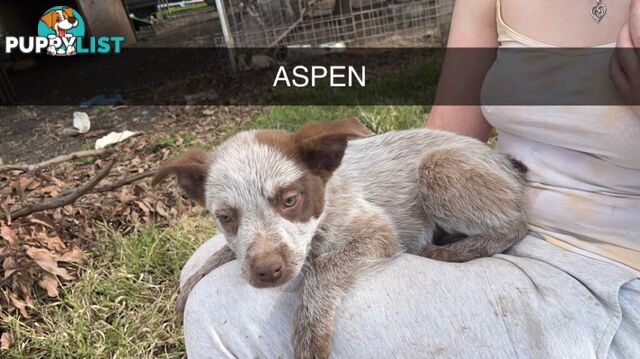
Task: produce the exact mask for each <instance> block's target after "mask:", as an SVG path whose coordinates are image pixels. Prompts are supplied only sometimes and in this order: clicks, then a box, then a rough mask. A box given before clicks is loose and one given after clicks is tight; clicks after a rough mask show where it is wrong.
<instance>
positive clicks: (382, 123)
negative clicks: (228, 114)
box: [210, 106, 429, 148]
mask: <svg viewBox="0 0 640 359" xmlns="http://www.w3.org/2000/svg"><path fill="white" fill-rule="evenodd" d="M428 111H429V108H427V107H423V106H273V107H269V108H267V109H266V110H265V111H264V112H263V113H262V114H260V115H258V116H257V117H256V118H254V119H252V120H251V121H249V122H247V123H246V124H245V125H244V126H242V127H241V128H237V127H227V128H223V129H222V130H221V132H222V133H221V136H220V137H219V138H218V139H217V141H215V142H214V143H212V144H211V146H210V148H213V147H215V146H216V145H218V144H220V143H221V142H223V141H224V140H225V139H227V138H229V137H230V136H232V135H234V134H235V133H237V132H239V131H241V130H247V129H265V128H269V129H280V130H286V131H295V130H296V129H297V128H299V127H300V126H302V125H303V124H305V123H307V122H326V121H332V120H337V119H341V118H346V117H357V118H358V119H359V120H360V121H361V122H362V123H364V124H365V125H366V126H367V127H368V128H369V129H371V130H372V131H374V132H376V133H380V132H385V131H390V130H395V129H405V128H414V127H420V126H422V125H424V121H425V117H426V114H427V112H428Z"/></svg>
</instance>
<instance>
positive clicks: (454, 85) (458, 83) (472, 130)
mask: <svg viewBox="0 0 640 359" xmlns="http://www.w3.org/2000/svg"><path fill="white" fill-rule="evenodd" d="M447 46H448V48H455V47H459V48H473V47H476V48H477V47H483V48H497V47H498V34H497V30H496V1H495V0H457V1H456V3H455V7H454V10H453V18H452V20H451V31H450V32H449V40H448V45H447ZM467 51H468V50H467ZM478 53H486V54H487V55H490V54H491V53H492V52H491V51H478ZM464 57H465V51H464V50H459V51H455V50H454V51H448V53H447V56H446V58H445V61H444V65H443V67H442V75H441V77H440V83H439V84H438V94H439V96H442V94H443V93H455V92H456V91H460V89H465V90H469V89H468V86H469V84H475V85H474V86H475V88H474V89H473V90H474V91H477V92H478V94H479V92H480V86H481V85H482V79H484V76H485V75H486V73H487V71H488V70H489V68H490V67H491V65H492V64H493V61H494V60H495V53H493V56H490V57H489V56H488V57H487V58H485V59H476V60H477V61H473V62H471V61H469V59H468V58H464ZM470 66H473V67H472V68H470ZM461 68H465V75H464V76H462V75H460V74H459V72H458V71H459V69H461ZM442 102H446V100H444V101H441V102H440V103H442ZM436 103H438V97H436ZM426 127H428V128H433V129H440V130H445V131H450V132H455V133H458V134H462V135H466V136H470V137H475V138H477V139H479V140H481V141H486V140H487V138H488V137H489V135H490V134H491V125H490V124H489V123H488V122H487V120H485V118H484V116H483V115H482V111H481V110H480V106H478V105H474V106H457V105H456V106H449V105H436V106H433V108H432V110H431V114H430V115H429V118H428V119H427V122H426Z"/></svg>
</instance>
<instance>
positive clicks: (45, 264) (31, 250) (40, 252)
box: [27, 247, 73, 280]
mask: <svg viewBox="0 0 640 359" xmlns="http://www.w3.org/2000/svg"><path fill="white" fill-rule="evenodd" d="M27 255H28V256H29V257H31V258H32V259H33V260H34V261H35V262H36V264H37V265H39V266H40V267H41V268H42V269H44V270H46V271H47V272H49V273H52V274H55V275H58V276H60V277H62V278H63V279H65V280H72V279H73V276H72V275H71V274H69V272H67V270H66V269H64V268H60V267H58V263H57V262H56V260H55V258H54V256H53V255H52V254H51V253H50V252H49V251H48V250H46V249H44V248H35V247H27Z"/></svg>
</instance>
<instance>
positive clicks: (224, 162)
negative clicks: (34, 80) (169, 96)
mask: <svg viewBox="0 0 640 359" xmlns="http://www.w3.org/2000/svg"><path fill="white" fill-rule="evenodd" d="M369 135H371V132H370V131H369V130H367V128H365V127H364V126H363V125H361V124H360V123H359V122H358V121H356V120H355V119H346V120H341V121H336V122H332V123H311V124H307V125H305V126H303V127H302V128H301V129H300V130H299V131H297V132H295V133H288V132H284V131H275V130H264V131H263V130H260V131H247V132H241V133H239V134H237V135H235V136H234V137H232V138H230V139H229V140H227V141H226V142H225V143H223V144H222V145H221V146H219V147H218V149H217V150H216V151H215V152H214V153H212V154H209V153H206V152H202V151H197V150H194V151H190V152H186V153H184V154H183V155H181V156H179V157H178V158H176V159H174V160H172V161H170V162H169V163H167V164H166V165H164V166H163V167H161V168H160V170H159V172H158V174H157V175H156V177H155V178H154V181H153V182H154V183H157V182H159V181H161V180H162V179H163V178H165V177H167V176H168V175H170V174H176V175H177V178H178V183H179V185H180V186H181V187H182V188H183V189H184V190H185V191H186V193H187V194H188V195H189V196H190V197H191V198H193V199H195V200H196V201H198V202H200V203H202V204H204V205H205V206H206V207H207V209H208V210H209V211H210V212H211V213H212V214H213V217H214V220H215V222H216V225H217V226H218V228H219V229H220V231H221V232H222V233H223V234H224V236H225V238H226V240H227V245H226V246H225V247H223V248H222V249H220V251H218V252H217V253H215V254H214V255H212V256H211V257H210V258H209V259H208V261H207V263H206V264H205V265H204V266H203V267H202V268H201V269H200V270H199V271H198V272H197V273H196V274H195V275H193V276H192V277H191V278H189V280H188V281H187V283H186V284H185V286H184V287H183V289H182V291H181V293H180V296H179V299H178V303H177V305H176V309H177V311H178V312H179V313H181V312H182V311H183V309H184V305H185V302H186V298H187V295H188V293H189V291H190V290H191V289H192V288H193V287H194V286H195V285H196V283H197V282H198V281H199V280H200V279H201V278H202V277H204V276H205V275H206V274H207V273H209V272H210V271H212V270H213V269H215V268H217V267H219V266H220V265H222V264H224V263H227V262H229V261H231V260H233V259H238V260H239V261H240V262H241V267H242V275H243V276H244V277H245V278H246V280H247V281H248V282H249V283H250V284H251V285H253V286H255V287H260V288H263V287H275V286H280V285H282V284H284V283H287V282H288V281H290V280H291V279H292V278H294V277H295V276H297V275H298V274H299V273H302V275H303V278H304V281H303V282H304V284H303V285H302V288H301V290H300V294H299V298H300V299H299V302H298V303H297V306H296V308H295V313H294V330H293V333H292V341H293V348H294V354H295V357H296V358H326V357H328V356H329V352H330V342H331V333H332V327H333V318H334V315H335V313H336V309H337V307H338V305H339V303H340V300H341V297H342V295H343V293H344V292H345V291H346V290H347V289H348V288H349V286H350V285H351V284H352V283H353V281H354V280H355V279H356V277H357V276H358V275H359V274H360V273H361V272H363V271H365V270H366V269H367V268H370V267H371V266H374V265H376V264H379V263H381V262H383V261H385V260H387V259H388V258H391V257H392V256H394V255H395V254H396V253H398V252H401V251H402V252H408V253H413V254H418V255H421V256H424V257H427V258H432V259H437V260H443V261H452V262H463V261H468V260H471V259H474V258H479V257H484V256H490V255H493V254H496V253H499V252H502V251H504V250H505V249H507V248H509V247H510V246H512V245H513V244H514V243H516V242H517V241H518V240H520V239H521V238H522V237H523V236H524V235H525V233H526V231H527V224H526V218H525V213H524V210H523V195H522V192H523V187H524V178H523V174H522V173H521V172H520V171H519V170H518V169H517V168H516V167H515V166H514V164H513V163H512V162H511V160H510V159H509V158H508V157H506V156H504V155H501V154H499V153H496V152H494V151H492V150H491V149H490V148H489V147H487V146H486V145H485V144H484V143H481V142H480V141H477V140H474V139H471V138H467V137H462V136H458V135H455V134H451V133H447V132H442V131H435V130H429V129H414V130H406V131H397V132H389V133H385V134H382V135H378V136H372V137H367V138H364V139H356V140H351V141H348V139H349V138H351V137H361V136H369ZM438 232H446V233H449V234H452V235H454V236H456V237H459V238H461V239H458V240H456V241H453V242H451V243H448V244H446V245H443V246H436V245H434V244H433V243H432V241H433V239H434V236H435V235H436V233H438Z"/></svg>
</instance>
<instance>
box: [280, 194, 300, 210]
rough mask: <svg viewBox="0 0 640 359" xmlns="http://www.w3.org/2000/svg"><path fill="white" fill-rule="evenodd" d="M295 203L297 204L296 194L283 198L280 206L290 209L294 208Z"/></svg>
mask: <svg viewBox="0 0 640 359" xmlns="http://www.w3.org/2000/svg"><path fill="white" fill-rule="evenodd" d="M296 203H298V195H297V194H295V195H293V196H289V197H287V198H285V199H284V202H282V205H283V206H284V207H285V208H291V207H293V206H295V205H296Z"/></svg>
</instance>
